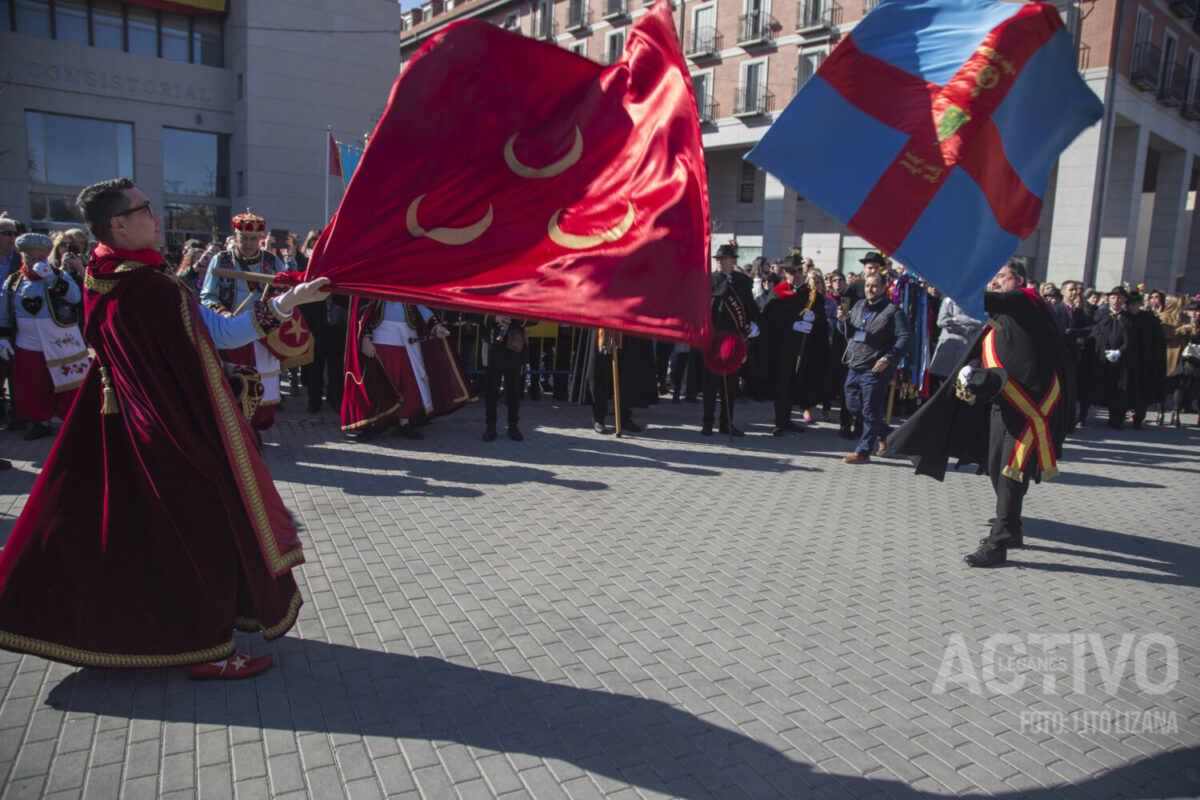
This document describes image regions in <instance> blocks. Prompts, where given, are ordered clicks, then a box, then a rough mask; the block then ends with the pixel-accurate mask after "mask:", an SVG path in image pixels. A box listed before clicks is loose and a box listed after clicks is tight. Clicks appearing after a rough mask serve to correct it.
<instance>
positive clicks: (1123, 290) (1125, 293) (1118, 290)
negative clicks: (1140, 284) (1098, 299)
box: [1108, 286, 1129, 300]
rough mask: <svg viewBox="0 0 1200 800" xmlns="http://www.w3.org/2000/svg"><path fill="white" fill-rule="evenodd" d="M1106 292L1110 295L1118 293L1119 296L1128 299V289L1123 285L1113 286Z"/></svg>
mask: <svg viewBox="0 0 1200 800" xmlns="http://www.w3.org/2000/svg"><path fill="white" fill-rule="evenodd" d="M1108 293H1109V294H1110V295H1114V294H1119V295H1121V297H1124V298H1125V299H1126V300H1128V299H1129V291H1128V290H1127V289H1126V288H1125V287H1124V286H1114V287H1113V288H1112V289H1110V290H1109V292H1108Z"/></svg>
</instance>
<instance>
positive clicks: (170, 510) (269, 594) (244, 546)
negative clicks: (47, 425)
mask: <svg viewBox="0 0 1200 800" xmlns="http://www.w3.org/2000/svg"><path fill="white" fill-rule="evenodd" d="M139 261H146V262H151V263H138V262H139ZM159 263H161V258H159V257H158V256H157V254H156V253H153V252H152V251H150V252H148V251H138V252H137V253H117V252H114V251H111V250H109V249H108V248H105V247H103V246H101V248H98V250H97V253H96V255H95V256H94V257H93V261H92V263H91V264H90V265H89V267H88V272H87V275H86V280H85V291H84V304H85V308H86V313H87V323H86V327H85V330H84V337H85V339H87V341H88V343H89V344H90V345H91V347H92V348H93V349H94V350H95V352H96V358H95V360H93V362H92V365H91V368H90V369H89V371H88V373H87V376H86V377H85V379H84V382H83V385H82V386H81V387H80V389H79V394H78V397H77V398H76V402H75V405H74V406H73V407H72V409H71V413H70V415H69V416H68V417H67V420H66V421H65V422H64V423H63V427H62V430H61V432H60V433H59V436H58V440H57V442H56V443H55V444H54V447H53V448H52V449H51V451H50V455H49V456H48V457H47V459H46V464H45V467H44V468H43V470H42V473H41V475H40V476H39V477H38V480H37V482H36V483H35V484H34V487H33V491H32V492H31V493H30V495H29V500H28V502H27V503H26V505H25V509H24V510H23V511H22V513H21V516H20V518H19V519H18V520H17V523H16V526H15V527H14V529H13V531H12V534H11V535H10V536H9V538H8V541H7V543H6V544H5V546H4V549H3V551H0V647H4V648H6V649H10V650H17V651H23V652H29V653H34V654H36V655H39V656H43V657H45V658H50V659H54V660H57V661H66V662H68V663H73V664H81V665H84V666H98V667H151V666H169V665H175V664H190V663H199V662H204V661H211V660H215V659H218V658H223V657H225V656H227V655H228V654H230V653H231V652H233V630H234V628H235V626H236V627H237V628H238V629H240V630H250V631H262V632H263V633H264V635H265V636H266V637H267V638H275V637H278V636H282V635H283V634H284V633H286V632H287V630H288V629H289V628H290V627H291V626H292V624H294V622H295V619H296V614H297V612H298V611H299V608H300V603H301V598H300V593H299V590H298V589H297V587H296V584H295V581H294V580H293V579H292V575H291V567H293V566H296V565H297V564H300V563H302V562H303V560H304V556H303V553H302V552H301V549H300V541H299V538H298V536H297V532H296V526H295V524H294V523H293V521H292V518H291V515H290V514H289V513H288V511H287V509H286V508H285V507H284V505H283V501H282V500H281V498H280V497H279V494H278V492H277V491H276V489H275V486H274V484H273V483H272V482H271V479H270V475H269V474H268V473H267V470H266V467H265V465H264V464H263V462H262V459H261V457H260V456H259V454H258V451H257V449H256V447H255V445H254V436H253V432H252V431H251V430H250V428H249V427H248V426H247V424H246V423H245V421H244V420H242V418H241V417H240V416H239V414H238V413H237V411H236V410H235V407H234V401H233V397H232V395H231V394H230V391H229V385H228V383H227V382H226V380H225V378H224V375H223V374H222V373H221V371H220V363H219V360H218V358H217V353H216V349H215V347H214V346H213V343H212V339H211V338H210V337H209V335H208V331H207V329H206V328H205V326H204V324H203V322H202V320H201V317H200V313H199V311H198V308H197V305H196V300H195V299H194V298H193V297H192V295H191V294H190V293H189V292H187V291H186V290H185V289H184V287H183V284H182V283H181V282H180V281H179V280H178V279H177V278H175V277H173V276H171V275H168V274H166V273H165V272H163V271H162V270H161V269H160V268H159V266H158V264H159ZM105 373H107V375H105ZM105 383H111V387H112V391H111V392H110V393H107V395H106V392H107V390H106V387H105Z"/></svg>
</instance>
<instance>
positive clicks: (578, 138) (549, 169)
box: [504, 125, 583, 178]
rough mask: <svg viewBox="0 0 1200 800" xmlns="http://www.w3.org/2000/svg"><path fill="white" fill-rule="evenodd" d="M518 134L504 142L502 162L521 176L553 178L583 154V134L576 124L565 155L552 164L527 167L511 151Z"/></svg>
mask: <svg viewBox="0 0 1200 800" xmlns="http://www.w3.org/2000/svg"><path fill="white" fill-rule="evenodd" d="M519 135H520V134H517V133H514V134H513V135H512V136H510V137H508V141H507V142H505V143H504V163H505V164H508V168H509V169H511V170H512V171H513V172H515V173H517V174H518V175H520V176H521V177H522V178H553V177H554V176H555V175H560V174H562V173H563V172H566V171H567V169H568V168H569V167H571V166H572V165H573V164H575V162H576V161H578V160H579V157H580V156H582V155H583V134H582V133H580V132H579V126H578V125H576V126H575V143H574V144H573V145H571V149H570V150H569V151H567V154H566V155H565V156H563V157H562V158H560V159H559V160H558V161H555V162H554V163H553V164H547V165H546V166H544V167H538V168H534V167H527V166H525V165H524V164H522V163H521V162H520V161H518V160H517V154H516V153H514V152H513V145H514V144H516V142H517V136H519Z"/></svg>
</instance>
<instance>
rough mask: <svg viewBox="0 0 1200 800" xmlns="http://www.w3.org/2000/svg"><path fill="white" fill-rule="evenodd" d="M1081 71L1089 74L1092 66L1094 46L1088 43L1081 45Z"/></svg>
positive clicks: (1081, 43)
mask: <svg viewBox="0 0 1200 800" xmlns="http://www.w3.org/2000/svg"><path fill="white" fill-rule="evenodd" d="M1078 55H1079V59H1078V61H1079V71H1080V72H1087V71H1088V68H1089V67H1091V65H1092V46H1091V45H1090V44H1088V43H1086V42H1080V43H1079V53H1078Z"/></svg>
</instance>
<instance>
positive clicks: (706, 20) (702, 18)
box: [688, 5, 717, 56]
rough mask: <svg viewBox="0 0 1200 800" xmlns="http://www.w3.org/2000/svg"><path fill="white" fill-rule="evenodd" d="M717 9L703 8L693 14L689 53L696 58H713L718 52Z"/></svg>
mask: <svg viewBox="0 0 1200 800" xmlns="http://www.w3.org/2000/svg"><path fill="white" fill-rule="evenodd" d="M716 39H717V7H716V6H713V5H708V6H701V7H700V8H697V9H696V10H695V12H694V13H693V14H692V36H691V39H690V40H689V42H688V43H689V45H690V47H689V48H688V53H689V54H690V55H694V56H711V55H713V54H715V53H716V51H717V44H716Z"/></svg>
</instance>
